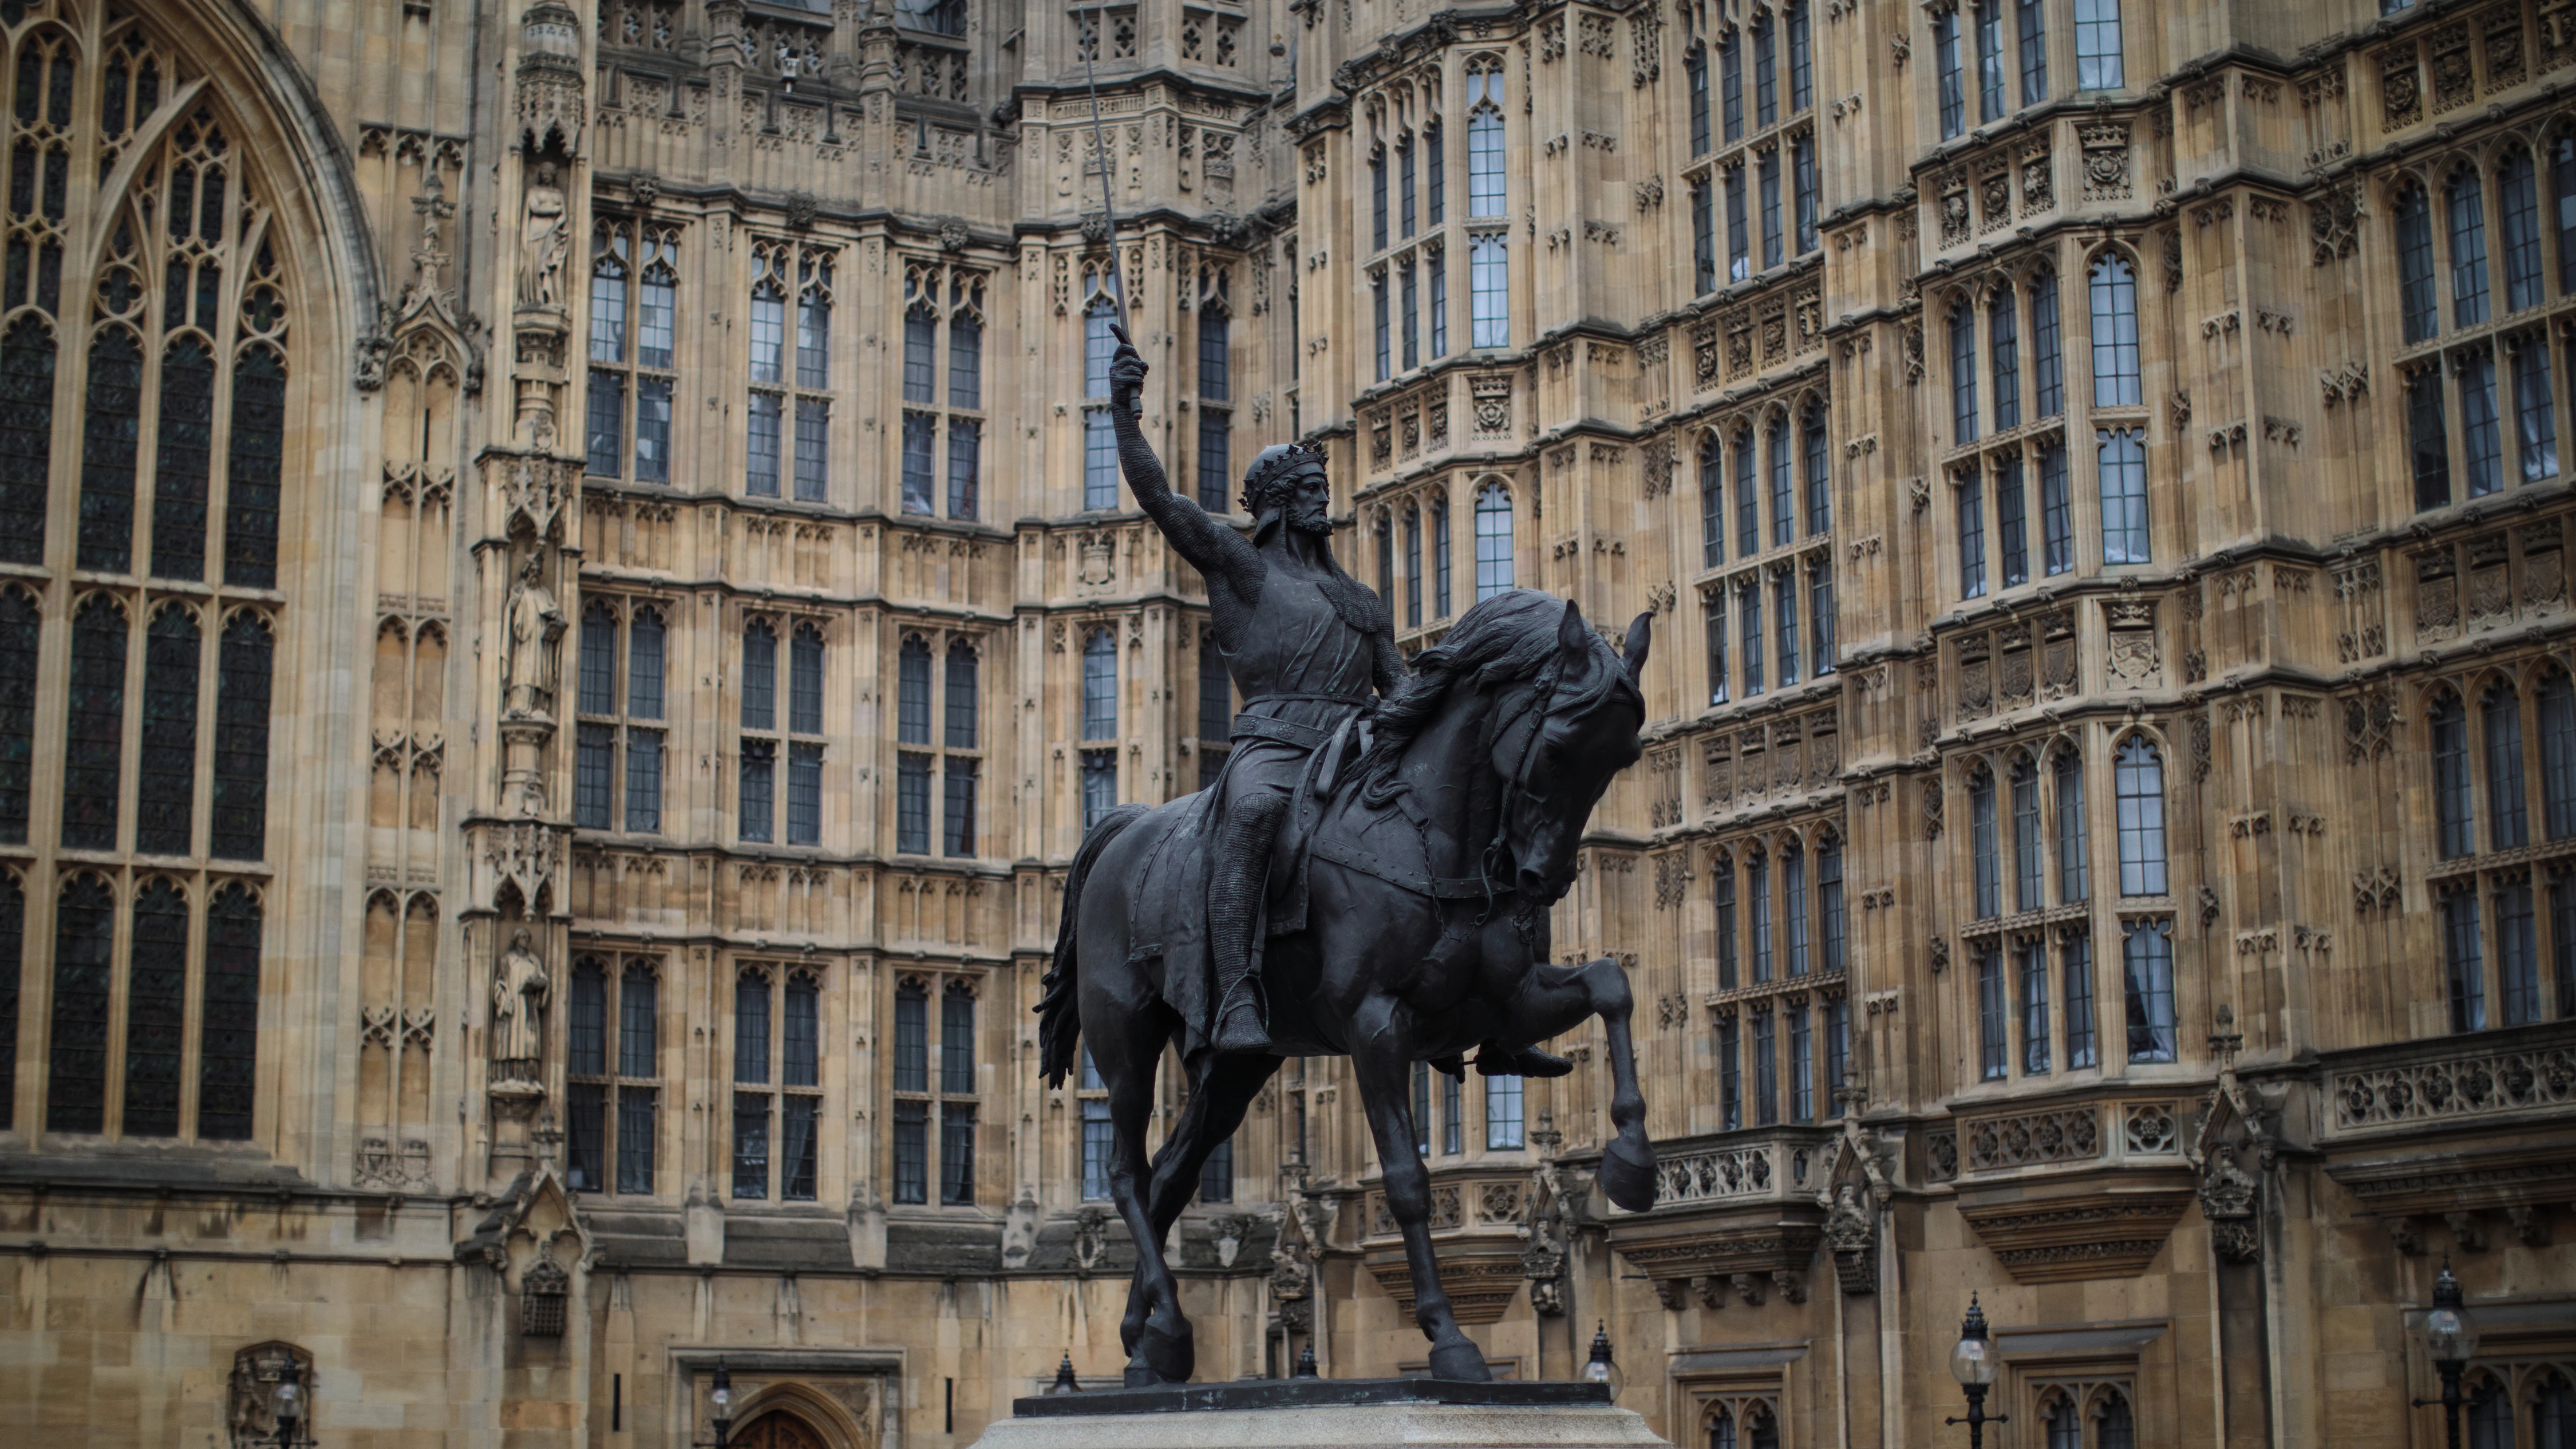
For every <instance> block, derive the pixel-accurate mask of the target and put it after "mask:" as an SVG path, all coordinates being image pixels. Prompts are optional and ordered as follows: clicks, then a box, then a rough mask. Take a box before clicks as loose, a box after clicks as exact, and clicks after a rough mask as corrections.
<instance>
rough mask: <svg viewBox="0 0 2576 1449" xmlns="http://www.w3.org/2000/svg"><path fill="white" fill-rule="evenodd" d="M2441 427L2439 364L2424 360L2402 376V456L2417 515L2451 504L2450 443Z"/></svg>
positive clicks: (2440, 374)
mask: <svg viewBox="0 0 2576 1449" xmlns="http://www.w3.org/2000/svg"><path fill="white" fill-rule="evenodd" d="M2443 426H2444V425H2443V421H2442V365H2441V363H2440V362H2439V361H2438V360H2435V361H2428V362H2425V363H2423V364H2421V365H2419V366H2417V367H2415V368H2414V369H2413V370H2411V371H2409V372H2408V373H2407V374H2406V454H2407V460H2408V470H2409V471H2410V472H2411V473H2412V474H2413V475H2414V483H2415V507H2416V510H2417V511H2418V512H2421V511H2423V510H2425V509H2431V508H2442V507H2447V506H2448V505H2449V504H2450V501H2451V440H2450V438H2449V437H2448V436H2447V435H2446V434H2445V433H2444V432H2443Z"/></svg>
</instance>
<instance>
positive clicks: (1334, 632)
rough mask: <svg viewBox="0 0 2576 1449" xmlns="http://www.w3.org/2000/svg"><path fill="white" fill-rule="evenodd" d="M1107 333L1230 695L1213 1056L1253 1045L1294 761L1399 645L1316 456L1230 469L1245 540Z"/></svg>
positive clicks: (1211, 919)
mask: <svg viewBox="0 0 2576 1449" xmlns="http://www.w3.org/2000/svg"><path fill="white" fill-rule="evenodd" d="M1114 330H1116V331H1117V334H1118V351H1117V353H1116V354H1115V355H1114V356H1113V357H1112V358H1111V359H1110V363H1109V397H1110V408H1109V415H1110V418H1111V422H1112V426H1113V427H1114V428H1115V429H1116V431H1117V436H1118V460H1119V465H1120V468H1121V470H1122V471H1123V472H1124V473H1125V474H1126V477H1127V486H1128V488H1129V489H1131V490H1132V491H1133V492H1134V493H1135V495H1136V502H1137V504H1138V505H1139V506H1140V507H1142V508H1143V509H1144V510H1145V513H1146V515H1147V516H1148V517H1150V518H1152V519H1153V520H1154V524H1155V526H1156V527H1158V528H1160V529H1161V530H1162V531H1163V536H1164V537H1165V538H1166V539H1168V540H1170V541H1171V545H1172V547H1173V548H1174V549H1175V550H1176V551H1177V552H1179V554H1180V555H1181V557H1183V558H1185V559H1187V560H1189V561H1190V563H1191V564H1192V565H1194V566H1195V567H1196V568H1197V569H1198V571H1199V572H1200V573H1201V574H1202V575H1204V576H1205V577H1206V579H1207V590H1208V605H1209V612H1210V614H1211V615H1212V622H1213V624H1214V627H1215V630H1216V642H1217V648H1218V650H1219V651H1220V652H1221V653H1223V654H1224V656H1225V661H1226V670H1227V673H1228V674H1230V675H1231V676H1232V677H1233V680H1234V687H1235V688H1236V689H1237V690H1238V691H1240V692H1241V694H1242V696H1243V709H1242V712H1241V713H1239V714H1237V715H1236V716H1235V717H1234V728H1233V732H1232V734H1233V755H1232V758H1230V759H1229V760H1228V761H1227V762H1226V767H1225V773H1224V776H1223V777H1222V779H1221V780H1220V781H1219V782H1218V784H1217V786H1216V788H1217V789H1218V790H1220V791H1222V792H1223V793H1222V795H1221V796H1220V797H1219V800H1218V807H1219V812H1220V818H1221V819H1222V822H1223V823H1222V825H1221V827H1220V829H1219V832H1218V836H1217V846H1216V851H1215V858H1214V859H1213V860H1212V861H1211V862H1210V874H1209V881H1208V905H1207V911H1208V935H1209V944H1210V946H1211V948H1212V954H1213V956H1214V966H1215V974H1216V997H1215V999H1216V1003H1217V1005H1216V1013H1215V1014H1216V1026H1215V1029H1214V1031H1213V1032H1212V1033H1211V1039H1212V1041H1213V1044H1214V1045H1215V1047H1216V1049H1217V1050H1218V1051H1220V1052H1266V1051H1268V1050H1270V1035H1269V1031H1268V1029H1267V1025H1266V1023H1267V1010H1266V998H1265V997H1264V995H1263V992H1262V987H1261V979H1260V962H1261V941H1260V940H1259V933H1260V931H1261V929H1262V896H1263V892H1264V890H1265V889H1266V887H1267V884H1268V881H1269V873H1270V860H1271V856H1272V854H1273V852H1274V850H1275V848H1276V846H1277V844H1278V841H1279V836H1280V832H1281V827H1282V826H1284V825H1285V824H1286V823H1287V821H1288V818H1289V804H1290V801H1291V798H1292V796H1293V795H1294V793H1295V791H1296V788H1297V785H1298V782H1299V781H1300V780H1301V779H1303V778H1305V776H1306V773H1307V766H1308V763H1309V756H1311V755H1312V754H1313V753H1314V752H1315V751H1316V750H1317V749H1320V748H1322V747H1323V746H1324V745H1325V744H1326V743H1327V742H1328V741H1330V740H1331V739H1332V738H1333V737H1334V734H1335V732H1336V731H1337V730H1339V729H1340V728H1341V727H1342V726H1343V725H1344V724H1345V723H1346V722H1348V721H1349V720H1351V719H1352V718H1353V717H1354V716H1356V715H1360V714H1362V713H1364V712H1369V711H1374V710H1375V708H1376V705H1377V697H1384V696H1390V695H1392V694H1394V692H1395V691H1396V689H1397V687H1398V686H1399V685H1401V684H1402V682H1403V680H1404V677H1405V673H1406V669H1405V663H1404V656H1403V655H1402V654H1400V653H1398V652H1397V650H1396V647H1395V633H1394V627H1393V622H1392V620H1391V618H1390V617H1389V615H1388V613H1387V608H1386V605H1385V603H1384V602H1383V601H1381V600H1380V599H1379V598H1378V597H1377V596H1376V595H1375V594H1374V593H1372V592H1370V591H1369V590H1368V589H1367V588H1366V587H1364V586H1363V585H1361V584H1360V583H1359V581H1357V580H1355V579H1353V578H1352V577H1351V576H1350V575H1349V574H1347V573H1344V572H1343V571H1342V568H1341V565H1340V564H1338V563H1337V562H1335V561H1334V558H1333V553H1332V548H1331V546H1330V539H1331V536H1332V529H1333V524H1332V520H1331V517H1330V513H1329V510H1330V508H1331V504H1332V489H1331V485H1330V484H1329V483H1327V482H1326V480H1325V477H1324V459H1323V455H1322V454H1321V453H1319V452H1317V451H1315V450H1314V449H1311V448H1307V447H1304V446H1302V445H1299V444H1295V443H1288V444H1282V445H1278V446H1274V447H1269V448H1265V449H1263V450H1262V451H1261V455H1260V456H1259V457H1257V458H1255V459H1253V460H1252V466H1251V468H1250V469H1248V470H1247V471H1246V472H1245V474H1244V478H1243V506H1244V508H1245V510H1246V511H1247V512H1249V513H1251V514H1252V516H1253V519H1254V524H1253V530H1252V537H1251V539H1250V540H1248V541H1247V540H1246V539H1245V538H1244V537H1243V536H1242V535H1241V534H1239V533H1237V532H1235V530H1234V529H1233V528H1231V527H1228V526H1226V525H1224V524H1222V523H1219V522H1217V521H1216V520H1214V519H1211V518H1209V517H1208V515H1207V514H1206V512H1205V511H1203V510H1202V509H1200V507H1199V506H1198V505H1197V504H1196V503H1193V502H1191V501H1190V500H1189V499H1187V498H1184V497H1182V496H1180V495H1178V494H1176V493H1174V492H1173V491H1172V490H1171V487H1170V485H1169V484H1168V483H1167V482H1166V481H1165V478H1164V475H1163V465H1162V463H1161V462H1160V461H1159V460H1157V459H1156V458H1155V456H1154V450H1153V448H1152V446H1151V445H1149V444H1148V443H1147V442H1146V441H1145V435H1144V432H1143V430H1142V429H1141V428H1139V427H1138V425H1137V421H1136V396H1137V392H1138V390H1139V389H1140V388H1141V387H1142V386H1143V384H1144V381H1145V373H1146V363H1145V359H1144V358H1143V357H1142V356H1140V355H1139V354H1138V353H1137V351H1136V348H1135V346H1134V345H1133V344H1132V343H1130V342H1129V341H1128V340H1127V334H1126V332H1125V330H1124V329H1114ZM1372 691H1374V696H1373V694H1372ZM1441 1065H1442V1066H1443V1068H1444V1069H1446V1070H1451V1071H1455V1070H1456V1069H1457V1067H1456V1064H1455V1063H1454V1062H1443V1063H1442V1064H1441ZM1477 1065H1478V1067H1479V1069H1480V1070H1482V1071H1484V1072H1486V1073H1488V1074H1491V1073H1497V1072H1501V1073H1518V1074H1521V1075H1527V1076H1561V1075H1563V1074H1564V1073H1565V1072H1566V1071H1567V1070H1569V1069H1570V1067H1569V1064H1568V1063H1566V1061H1565V1060H1564V1059H1563V1058H1561V1057H1556V1056H1552V1055H1550V1054H1548V1053H1546V1052H1542V1051H1538V1050H1536V1049H1535V1048H1529V1047H1522V1048H1517V1049H1515V1048H1509V1047H1504V1046H1502V1045H1500V1044H1499V1043H1493V1042H1488V1043H1486V1044H1485V1045H1484V1046H1483V1047H1482V1048H1481V1049H1480V1050H1479V1051H1478V1054H1477Z"/></svg>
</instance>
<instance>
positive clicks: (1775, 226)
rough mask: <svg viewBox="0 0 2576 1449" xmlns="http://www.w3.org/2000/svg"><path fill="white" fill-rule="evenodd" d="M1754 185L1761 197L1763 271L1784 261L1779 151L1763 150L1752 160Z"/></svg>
mask: <svg viewBox="0 0 2576 1449" xmlns="http://www.w3.org/2000/svg"><path fill="white" fill-rule="evenodd" d="M1753 173H1754V184H1755V186H1757V187H1758V188H1759V189H1760V191H1761V197H1762V265H1763V267H1764V269H1765V270H1768V269H1769V268H1772V267H1776V266H1778V265H1780V263H1781V262H1782V261H1784V260H1786V259H1787V258H1786V255H1785V253H1783V251H1782V250H1781V236H1780V151H1779V148H1777V147H1771V148H1768V149H1765V150H1763V151H1762V152H1761V153H1760V154H1759V155H1757V156H1756V157H1755V158H1754V162H1753Z"/></svg>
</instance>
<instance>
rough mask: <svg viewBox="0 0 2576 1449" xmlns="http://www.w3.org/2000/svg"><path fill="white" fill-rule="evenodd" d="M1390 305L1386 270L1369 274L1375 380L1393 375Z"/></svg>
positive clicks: (1393, 354)
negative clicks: (1374, 347)
mask: <svg viewBox="0 0 2576 1449" xmlns="http://www.w3.org/2000/svg"><path fill="white" fill-rule="evenodd" d="M1392 305H1393V304H1392V303H1391V302H1390V301H1389V299H1388V297H1387V293H1386V269H1385V268H1384V267H1380V268H1378V269H1377V270H1376V271H1374V272H1372V273H1370V274H1369V309H1370V320H1371V323H1372V324H1373V335H1374V336H1375V337H1376V339H1377V380H1378V381H1380V382H1384V381H1386V380H1387V379H1388V378H1390V377H1393V376H1394V375H1395V324H1394V320H1393V318H1394V313H1393V311H1392V310H1391V308H1392Z"/></svg>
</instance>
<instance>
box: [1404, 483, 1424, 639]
mask: <svg viewBox="0 0 2576 1449" xmlns="http://www.w3.org/2000/svg"><path fill="white" fill-rule="evenodd" d="M1404 626H1405V627H1406V628H1408V629H1418V628H1421V627H1422V509H1421V508H1420V507H1419V506H1418V505H1414V504H1407V505H1406V506H1405V510H1404Z"/></svg>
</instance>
